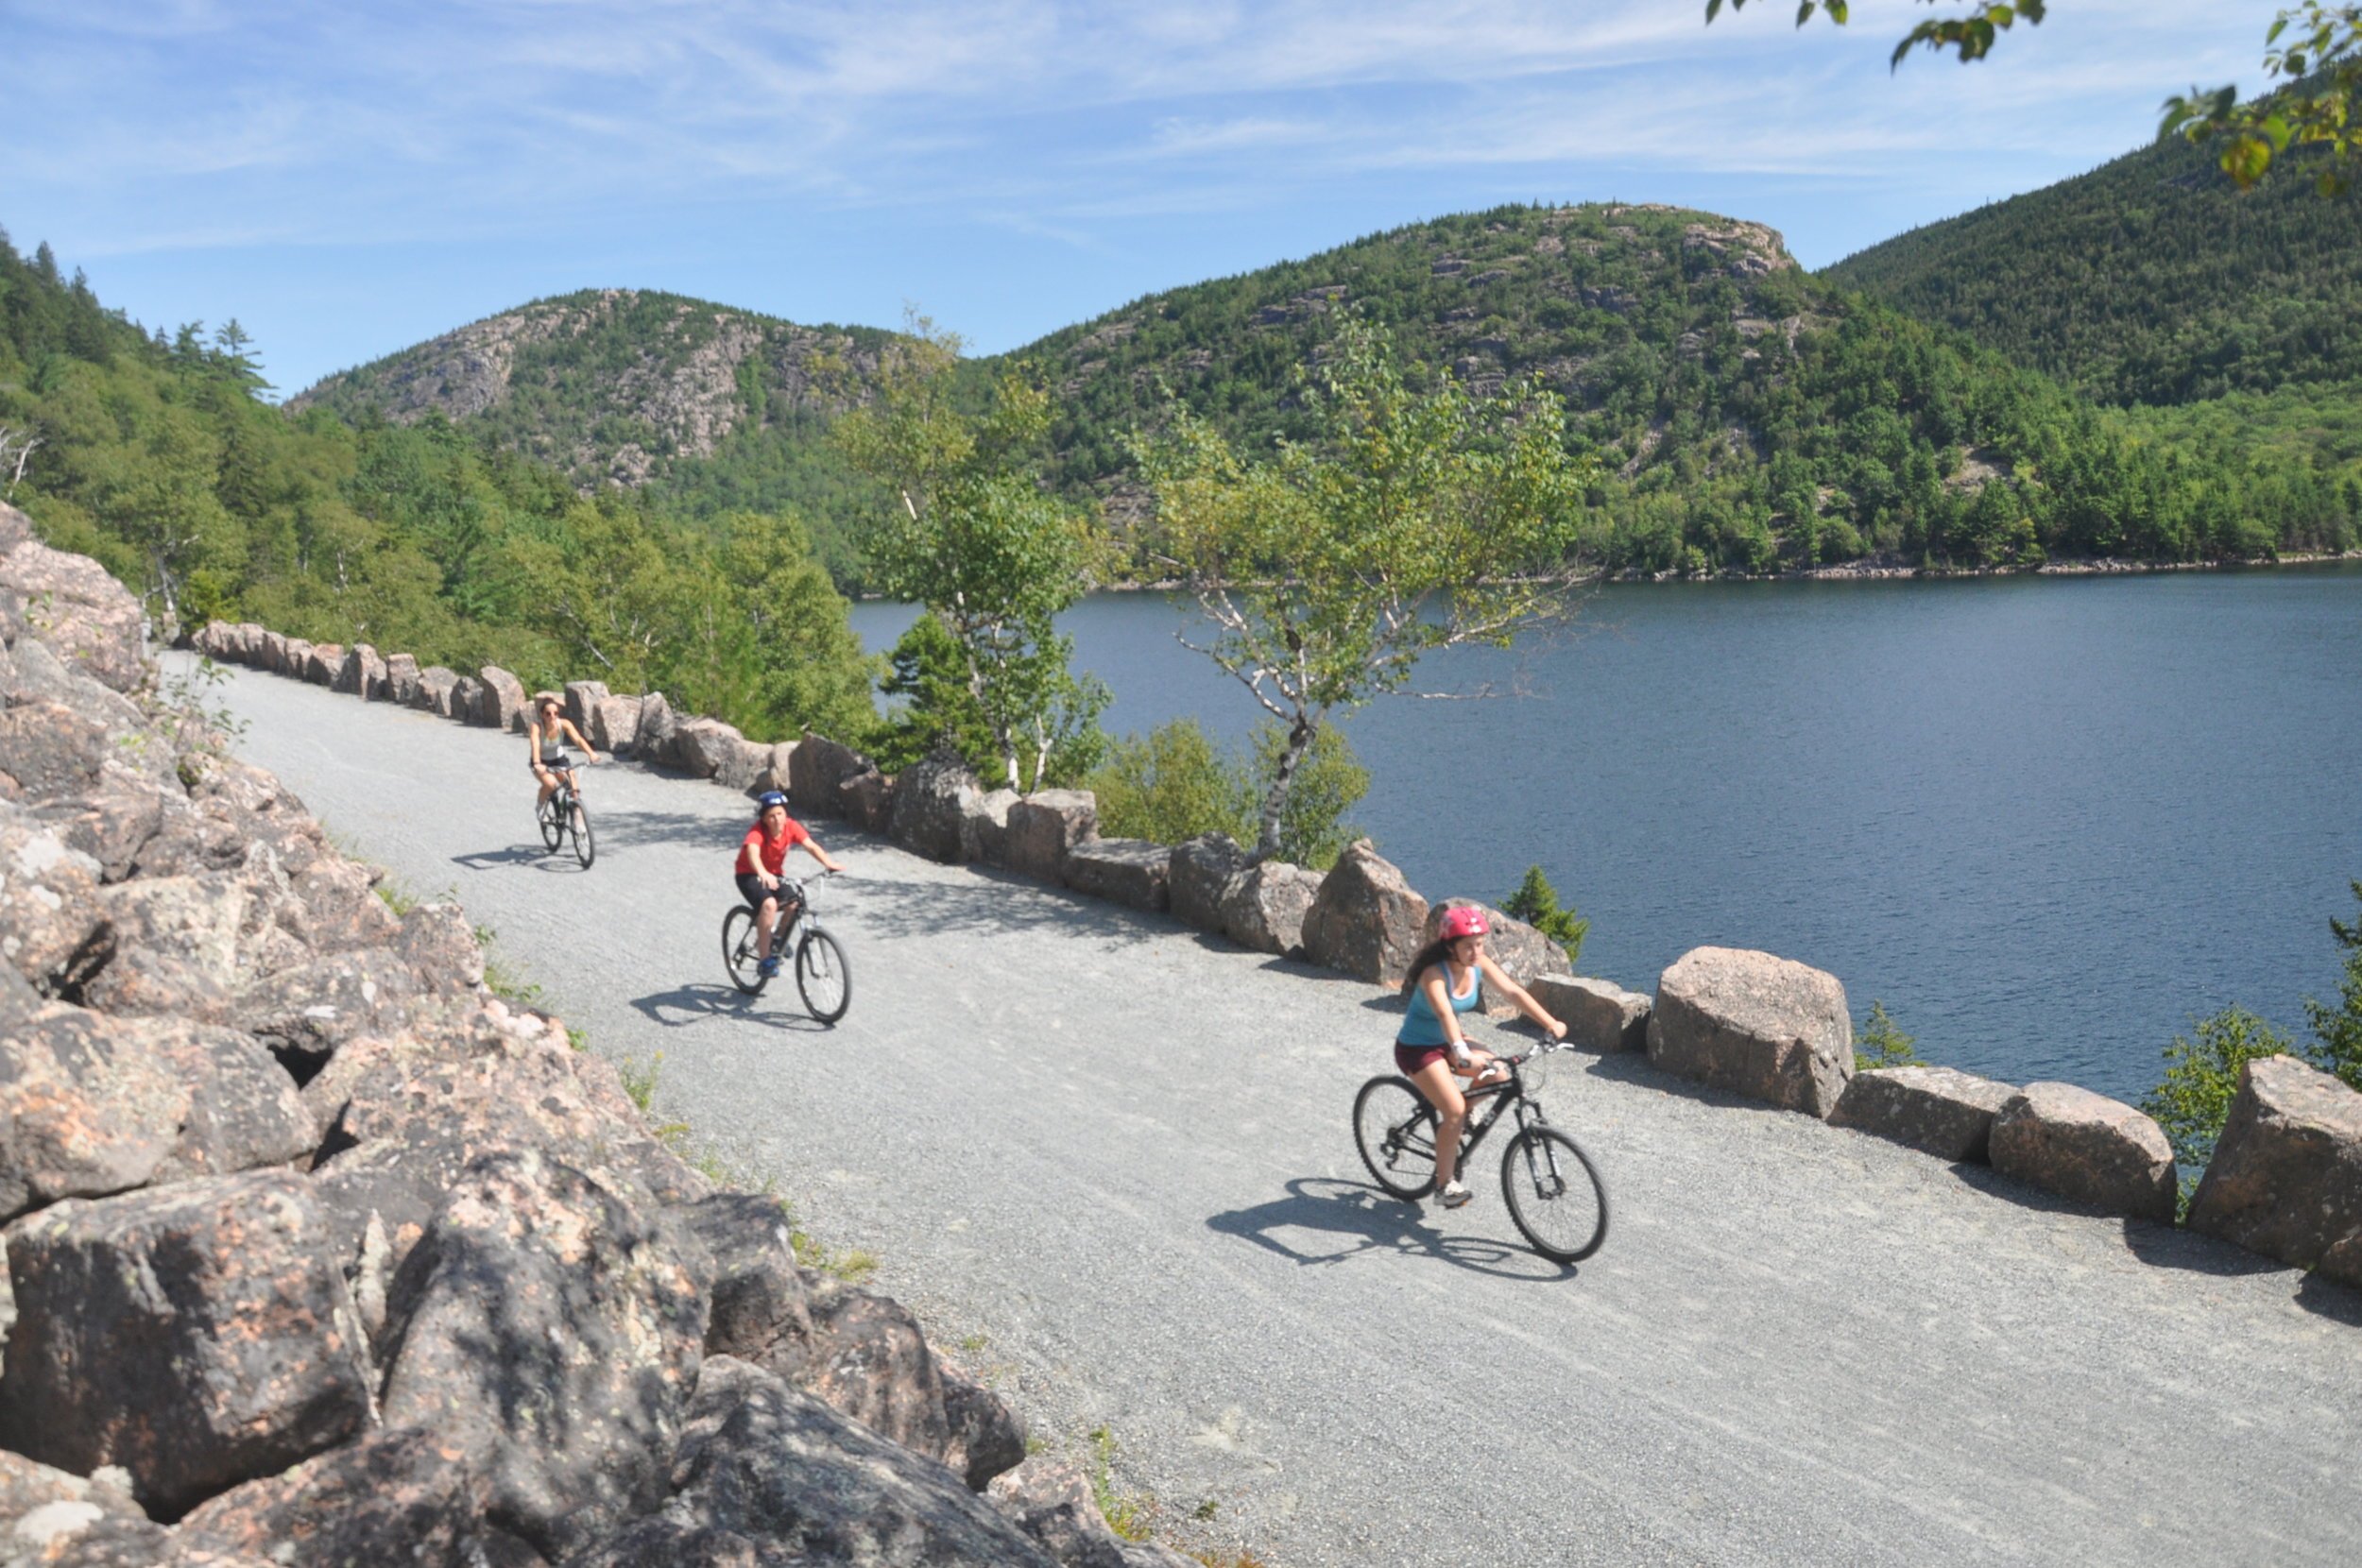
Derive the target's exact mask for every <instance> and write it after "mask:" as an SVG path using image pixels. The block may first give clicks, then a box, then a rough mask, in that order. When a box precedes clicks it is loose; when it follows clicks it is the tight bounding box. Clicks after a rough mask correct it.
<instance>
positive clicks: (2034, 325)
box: [1823, 138, 2362, 403]
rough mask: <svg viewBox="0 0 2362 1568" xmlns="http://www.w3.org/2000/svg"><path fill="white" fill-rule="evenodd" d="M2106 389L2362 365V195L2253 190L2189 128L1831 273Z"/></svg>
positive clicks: (2134, 395)
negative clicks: (2193, 139) (2191, 137)
mask: <svg viewBox="0 0 2362 1568" xmlns="http://www.w3.org/2000/svg"><path fill="white" fill-rule="evenodd" d="M1823 276H1824V277H1826V278H1827V279H1828V280H1829V281H1831V282H1834V283H1837V284H1839V285H1840V286H1841V287H1844V288H1849V289H1859V290H1860V291H1862V292H1863V293H1864V294H1867V295H1869V296H1870V297H1872V298H1875V299H1878V300H1881V301H1883V302H1885V303H1887V304H1890V305H1892V306H1894V307H1895V308H1896V309H1898V310H1900V311H1903V312H1905V313H1906V314H1908V315H1912V316H1915V317H1917V318H1919V319H1921V320H1924V321H1929V322H1935V323H1939V324H1942V325H1944V326H1948V327H1955V328H1958V329H1960V331H1962V332H1967V333H1969V334H1970V335H1971V336H1973V337H1974V338H1975V339H1976V340H1977V342H1978V343H1980V344H1982V345H1984V346H1985V347H1987V348H1990V349H1997V350H1999V351H2000V352H2002V353H2004V354H2006V355H2008V356H2009V357H2010V358H2011V359H2012V360H2015V361H2016V362H2017V363H2019V364H2021V365H2026V366H2031V367H2033V368H2035V369H2039V370H2044V371H2046V372H2048V373H2049V374H2051V375H2053V376H2056V377H2058V378H2059V379H2060V380H2062V381H2063V382H2066V383H2069V384H2070V385H2072V386H2075V387H2077V388H2079V389H2080V390H2082V391H2084V392H2087V393H2089V394H2090V395H2091V396H2093V397H2095V398H2097V399H2100V400H2101V401H2107V402H2114V403H2185V402H2192V401H2200V400H2204V399H2210V398H2217V397H2220V396H2222V395H2224V394H2226V393H2232V392H2249V393H2257V394H2268V393H2272V392H2275V391H2278V390H2280V389H2284V388H2292V387H2307V386H2316V385H2319V384H2323V383H2333V384H2339V385H2354V384H2358V383H2362V201H2356V200H2354V199H2353V197H2351V196H2347V197H2345V198H2342V199H2327V200H2325V199H2323V198H2322V197H2321V196H2319V195H2317V194H2316V192H2315V190H2314V185H2313V181H2312V179H2311V177H2310V173H2309V172H2308V171H2307V170H2306V168H2305V167H2304V166H2303V161H2302V159H2301V158H2294V157H2292V161H2291V163H2290V166H2289V167H2288V168H2287V169H2286V170H2285V172H2281V171H2278V170H2275V173H2274V175H2273V177H2272V178H2271V179H2267V180H2265V181H2264V182H2263V183H2261V184H2259V185H2258V186H2256V187H2255V188H2254V189H2253V190H2251V191H2245V192H2242V191H2240V190H2239V189H2238V188H2237V187H2235V186H2234V185H2233V184H2232V183H2231V181H2230V180H2229V179H2226V178H2225V177H2224V176H2223V175H2222V173H2221V172H2220V171H2219V170H2218V169H2217V168H2216V166H2215V162H2214V155H2213V153H2212V152H2210V151H2208V150H2205V149H2201V148H2199V147H2194V146H2192V145H2189V144H2188V143H2186V142H2183V141H2181V140H2180V139H2178V138H2177V139H2175V140H2173V141H2171V142H2165V143H2161V144H2159V145H2154V146H2148V147H2144V148H2142V149H2141V150H2139V151H2138V152H2131V153H2127V154H2126V155H2125V156H2124V157H2122V158H2118V159H2115V160H2114V161H2113V162H2108V163H2104V164H2102V165H2100V166H2099V167H2098V168H2097V169H2094V170H2093V171H2092V172H2091V173H2089V174H2086V175H2080V176H2078V177H2077V178H2075V179H2067V180H2062V181H2061V182H2060V183H2058V184H2056V185H2051V186H2048V187H2046V188H2045V189H2043V190H2039V191H2034V192H2031V193H2029V194H2028V195H2026V196H2012V197H2011V198H2010V199H2009V200H2007V201H1999V202H1995V203H1994V204H1993V205H1991V206H1989V207H1981V208H1979V209H1977V211H1976V212H1974V213H1964V214H1963V215H1961V216H1960V217H1956V218H1950V219H1947V220H1945V221H1944V222H1942V223H1932V224H1929V225H1927V226H1926V227H1925V228H1922V229H1914V230H1910V231H1909V232H1908V233H1906V234H1900V235H1897V236H1896V237H1895V238H1893V239H1891V240H1888V241H1886V242H1885V243H1883V244H1880V245H1875V246H1873V247H1870V248H1869V249H1867V250H1864V251H1862V252H1860V253H1859V254H1857V255H1855V256H1851V257H1848V258H1847V259H1846V260H1844V261H1842V262H1840V263H1839V264H1837V265H1835V266H1833V267H1830V268H1829V269H1828V270H1827V271H1826V272H1825V273H1824V274H1823Z"/></svg>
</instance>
